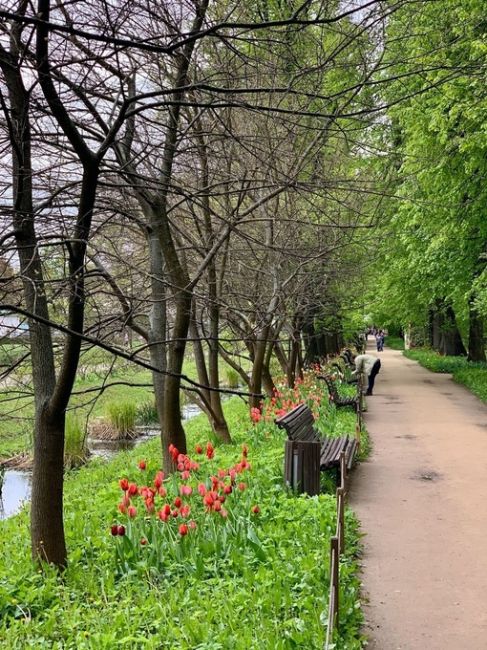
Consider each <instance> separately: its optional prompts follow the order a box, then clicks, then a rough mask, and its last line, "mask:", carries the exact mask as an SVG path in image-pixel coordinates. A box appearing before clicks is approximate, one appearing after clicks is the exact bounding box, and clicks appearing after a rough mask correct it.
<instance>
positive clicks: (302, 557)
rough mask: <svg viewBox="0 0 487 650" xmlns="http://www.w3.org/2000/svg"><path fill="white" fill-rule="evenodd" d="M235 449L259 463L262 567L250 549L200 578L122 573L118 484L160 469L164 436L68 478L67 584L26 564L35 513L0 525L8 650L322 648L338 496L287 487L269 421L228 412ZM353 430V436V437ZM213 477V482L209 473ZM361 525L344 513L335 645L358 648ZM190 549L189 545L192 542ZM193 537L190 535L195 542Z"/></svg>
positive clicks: (346, 422) (0, 613) (196, 423)
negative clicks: (113, 530) (300, 493)
mask: <svg viewBox="0 0 487 650" xmlns="http://www.w3.org/2000/svg"><path fill="white" fill-rule="evenodd" d="M225 408H226V411H227V416H228V418H229V423H230V426H231V431H232V434H233V436H234V438H235V441H236V442H237V443H241V442H243V441H244V440H245V441H246V442H248V443H249V460H250V461H251V462H252V464H253V469H252V473H251V475H250V476H249V477H248V479H246V480H248V484H249V490H248V492H246V493H245V494H246V495H247V496H246V498H247V499H248V503H258V504H259V505H260V507H261V514H260V515H259V517H258V518H257V519H256V521H255V529H256V533H257V535H258V537H259V538H260V540H261V541H262V546H263V549H264V551H265V560H264V561H262V560H257V559H256V556H255V555H254V554H252V553H249V549H242V554H241V555H242V557H241V561H240V562H239V563H238V564H239V566H238V567H236V566H234V565H232V564H230V565H225V564H222V565H221V566H220V565H219V563H218V562H209V563H208V565H207V566H206V573H205V577H204V579H196V578H195V577H194V575H192V573H191V562H189V563H188V562H186V564H185V563H184V562H182V563H179V564H178V563H176V564H173V563H167V564H166V565H165V569H164V571H163V572H162V573H161V574H159V575H154V574H153V575H151V576H148V575H147V574H146V572H145V569H144V566H143V564H142V565H141V566H139V567H138V568H135V569H134V570H133V572H132V574H130V575H127V576H125V577H117V570H116V565H115V557H114V543H115V542H116V541H119V540H116V539H115V540H114V538H112V537H111V536H110V535H109V526H110V524H111V523H113V521H114V520H116V519H117V518H119V517H122V516H120V515H117V510H116V503H117V501H118V499H119V498H120V490H119V487H118V479H119V478H120V477H122V476H128V477H129V478H136V477H137V476H138V475H139V476H140V471H139V470H138V469H137V468H136V461H137V459H138V458H141V457H144V458H146V459H147V460H148V463H149V467H150V468H152V471H153V470H154V469H155V468H156V467H157V465H158V462H159V461H158V458H159V454H160V448H159V442H158V441H157V440H154V441H151V442H149V443H147V444H146V445H145V446H144V447H143V448H142V447H139V448H138V449H136V450H133V451H131V452H126V453H121V454H119V455H118V456H117V458H116V459H115V460H113V461H111V462H110V463H102V462H101V461H96V462H94V463H92V464H90V465H89V466H87V467H85V468H83V469H82V470H79V471H77V472H75V473H71V474H70V475H69V477H68V479H67V483H66V499H65V510H66V530H67V541H68V546H69V551H70V565H69V568H68V570H67V573H66V575H65V577H64V580H62V581H60V580H58V579H57V578H56V577H55V576H54V575H51V574H50V573H49V572H47V573H45V574H42V573H40V572H36V571H35V570H34V569H33V568H32V565H31V563H30V561H29V558H28V531H27V525H28V518H27V513H22V514H21V515H19V516H16V517H13V518H11V519H9V520H7V521H4V522H0V527H1V529H2V541H3V553H2V555H1V557H0V576H2V578H1V579H0V641H2V648H6V649H10V648H25V647H35V648H55V649H57V648H59V649H61V648H62V649H63V650H65V649H66V650H68V649H71V648H73V649H74V648H76V649H77V650H78V649H82V648H93V649H95V648H96V650H102V649H104V648H107V649H108V648H127V649H131V650H136V649H138V648H154V649H155V648H157V649H163V648H168V649H169V648H181V649H185V648H188V649H189V648H194V649H199V650H203V649H205V650H210V649H211V650H217V649H218V650H223V649H226V648H228V649H230V648H231V649H232V650H233V649H237V650H239V649H244V648H245V649H247V648H259V650H279V649H288V648H289V649H291V648H320V647H322V646H323V637H324V626H323V622H324V620H326V607H327V602H326V600H327V591H328V547H329V537H330V535H331V534H333V531H334V528H335V499H334V497H332V496H328V495H322V496H320V497H313V498H308V497H296V496H294V495H292V494H289V493H288V492H287V491H285V490H284V488H283V486H282V462H283V436H282V433H281V432H280V431H277V430H276V428H275V427H274V426H273V425H271V424H269V423H259V425H258V426H257V427H254V428H253V427H251V426H250V425H249V424H248V417H247V413H246V409H245V405H243V404H242V402H240V401H237V400H231V401H230V402H228V403H227V404H226V405H225ZM346 411H347V412H345V413H344V412H343V410H341V412H340V414H338V415H336V414H334V413H333V412H332V413H330V412H329V411H327V410H326V409H323V410H321V417H320V420H321V427H324V428H327V427H326V424H325V421H326V420H328V424H331V423H332V422H333V423H334V425H336V428H337V430H339V429H351V427H353V422H354V415H353V413H351V412H350V410H348V409H347V410H346ZM351 430H353V429H351ZM187 432H188V438H189V441H190V448H192V447H193V445H194V443H195V442H202V443H203V442H204V441H205V440H207V439H208V436H209V429H208V425H207V424H206V423H205V421H204V419H203V418H202V417H200V418H195V419H194V420H192V421H191V422H189V423H188V425H187ZM238 454H239V446H236V445H228V446H221V447H218V448H217V450H216V457H215V460H214V461H211V463H210V465H211V467H213V471H215V469H216V468H217V467H219V466H227V465H229V464H233V463H235V462H236V460H238ZM206 475H207V474H206ZM357 539H358V534H357V527H356V523H355V521H354V519H353V517H352V515H351V513H349V512H348V513H347V544H348V546H347V555H346V556H345V558H344V561H343V564H342V566H341V578H342V584H343V592H342V601H341V609H342V612H341V619H340V621H341V625H342V630H343V633H342V634H343V636H342V637H341V638H340V639H339V640H338V645H337V647H339V648H341V650H353V649H356V648H360V647H361V644H362V642H361V640H360V631H359V628H360V622H361V612H360V609H359V603H358V601H359V598H358V590H359V582H358V580H357V578H356V571H357V567H356V564H355V560H354V551H355V550H356V548H357ZM185 541H186V540H185ZM188 541H189V539H188Z"/></svg>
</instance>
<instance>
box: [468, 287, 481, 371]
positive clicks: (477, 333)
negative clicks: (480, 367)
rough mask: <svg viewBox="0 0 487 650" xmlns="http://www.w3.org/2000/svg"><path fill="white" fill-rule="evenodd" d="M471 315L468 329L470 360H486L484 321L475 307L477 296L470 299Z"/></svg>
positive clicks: (469, 308)
mask: <svg viewBox="0 0 487 650" xmlns="http://www.w3.org/2000/svg"><path fill="white" fill-rule="evenodd" d="M468 311H469V316H470V322H469V330H468V360H469V361H485V344H484V321H483V318H481V317H480V316H479V313H478V311H477V309H476V308H475V298H474V297H473V296H471V297H470V298H469V301H468Z"/></svg>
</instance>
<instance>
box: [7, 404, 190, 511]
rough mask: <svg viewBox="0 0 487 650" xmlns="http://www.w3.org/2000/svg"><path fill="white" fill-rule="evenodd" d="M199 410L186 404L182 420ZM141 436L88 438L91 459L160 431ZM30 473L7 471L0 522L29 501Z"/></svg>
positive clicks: (149, 430)
mask: <svg viewBox="0 0 487 650" xmlns="http://www.w3.org/2000/svg"><path fill="white" fill-rule="evenodd" d="M200 413H201V410H200V408H199V407H198V406H196V405H195V404H187V405H186V406H184V407H183V409H182V415H183V420H189V419H191V418H194V417H195V416H196V415H199V414H200ZM139 429H142V433H141V435H139V436H138V437H137V438H135V439H134V440H91V439H90V438H88V449H89V450H90V452H91V455H92V457H98V458H106V459H109V458H112V457H113V456H114V455H115V454H118V452H120V451H124V450H127V449H132V448H133V447H136V446H137V445H140V444H141V443H143V442H146V441H147V440H149V438H152V437H154V436H158V435H159V434H160V431H159V429H158V428H154V427H139ZM30 492H31V472H30V471H20V470H16V469H8V470H7V471H6V472H5V475H4V478H3V489H2V491H1V493H0V520H1V519H6V518H7V517H11V516H12V515H14V514H16V513H17V512H18V511H19V510H20V509H21V508H22V506H23V505H24V504H25V503H27V502H28V501H29V500H30Z"/></svg>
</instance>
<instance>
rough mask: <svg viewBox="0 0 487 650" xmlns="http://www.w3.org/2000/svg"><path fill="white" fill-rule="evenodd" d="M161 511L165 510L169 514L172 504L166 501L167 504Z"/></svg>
mask: <svg viewBox="0 0 487 650" xmlns="http://www.w3.org/2000/svg"><path fill="white" fill-rule="evenodd" d="M161 512H163V513H164V514H165V515H167V516H169V515H170V514H171V506H170V505H169V504H168V503H166V505H165V506H163V508H162V510H161Z"/></svg>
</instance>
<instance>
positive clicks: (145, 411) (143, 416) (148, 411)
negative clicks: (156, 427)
mask: <svg viewBox="0 0 487 650" xmlns="http://www.w3.org/2000/svg"><path fill="white" fill-rule="evenodd" d="M136 419H137V423H138V424H142V425H144V426H149V425H150V424H157V422H158V421H159V416H158V414H157V406H156V404H155V402H154V400H150V399H148V400H146V401H145V402H142V403H141V404H137V415H136Z"/></svg>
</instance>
